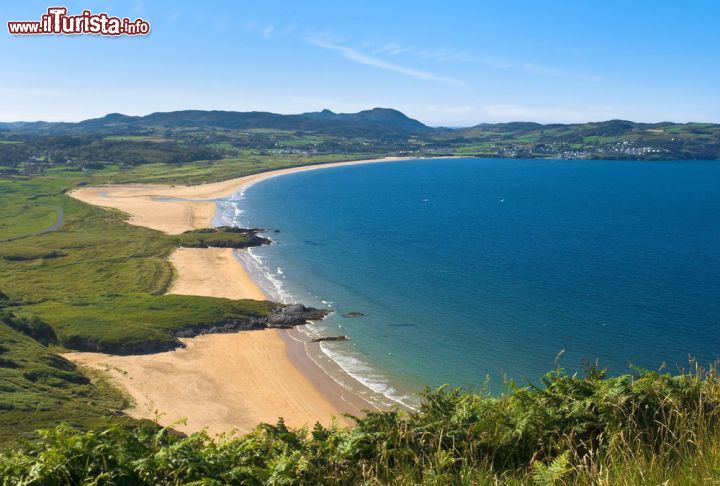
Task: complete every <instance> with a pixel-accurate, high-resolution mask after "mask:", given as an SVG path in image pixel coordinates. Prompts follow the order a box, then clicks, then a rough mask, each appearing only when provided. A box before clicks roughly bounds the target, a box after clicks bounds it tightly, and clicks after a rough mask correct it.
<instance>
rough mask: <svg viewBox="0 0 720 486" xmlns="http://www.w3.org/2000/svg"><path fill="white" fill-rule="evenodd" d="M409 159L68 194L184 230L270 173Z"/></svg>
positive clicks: (136, 220) (202, 223) (143, 221)
mask: <svg viewBox="0 0 720 486" xmlns="http://www.w3.org/2000/svg"><path fill="white" fill-rule="evenodd" d="M415 158H416V157H415ZM410 159H413V158H412V157H386V158H383V159H369V160H357V161H350V162H334V163H329V164H318V165H308V166H303V167H292V168H289V169H279V170H273V171H269V172H262V173H260V174H253V175H249V176H245V177H238V178H236V179H228V180H226V181H221V182H213V183H210V184H199V185H195V186H170V185H105V186H92V187H81V188H79V189H75V190H73V191H71V192H69V193H68V194H69V195H70V196H72V197H74V198H75V199H79V200H80V201H83V202H86V203H88V204H92V205H95V206H102V207H106V208H113V209H117V210H120V211H122V212H124V213H126V214H128V216H129V219H128V223H130V224H134V225H137V226H145V227H147V228H152V229H156V230H158V231H162V232H164V233H168V234H171V235H176V234H180V233H182V232H184V231H188V230H192V229H198V228H207V227H210V226H212V221H213V217H214V215H215V202H214V201H213V200H214V199H220V198H223V197H227V196H230V195H231V194H233V193H234V192H237V191H239V190H240V189H243V188H247V187H249V186H251V185H252V184H255V183H256V182H260V181H263V180H265V179H270V178H271V177H277V176H281V175H285V174H291V173H294V172H305V171H309V170H317V169H326V168H329V167H341V166H345V165H357V164H372V163H378V162H392V161H398V160H410Z"/></svg>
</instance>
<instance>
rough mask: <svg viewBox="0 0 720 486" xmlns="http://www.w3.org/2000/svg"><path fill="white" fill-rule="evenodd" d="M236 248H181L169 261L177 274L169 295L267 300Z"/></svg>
mask: <svg viewBox="0 0 720 486" xmlns="http://www.w3.org/2000/svg"><path fill="white" fill-rule="evenodd" d="M234 252H235V250H233V249H232V248H178V249H177V250H175V251H174V252H173V253H172V255H170V258H169V261H170V263H172V264H173V267H175V271H176V274H177V275H176V276H175V279H174V280H173V283H172V286H171V287H170V290H169V291H168V293H169V294H179V295H202V296H205V297H224V298H226V299H253V300H266V299H267V296H266V295H265V293H264V292H263V291H262V290H261V289H260V287H258V286H257V285H256V284H255V282H253V281H252V279H251V278H250V276H249V275H248V274H247V272H246V271H245V269H244V268H243V266H242V265H241V264H240V261H238V259H237V258H236V257H235V255H234V254H233V253H234Z"/></svg>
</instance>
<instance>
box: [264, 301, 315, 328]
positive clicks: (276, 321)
mask: <svg viewBox="0 0 720 486" xmlns="http://www.w3.org/2000/svg"><path fill="white" fill-rule="evenodd" d="M327 315H328V311H326V310H323V309H314V308H312V307H305V306H304V305H302V304H292V305H286V306H283V307H276V308H275V309H273V310H272V311H271V312H270V315H269V316H268V317H267V326H268V327H290V326H299V325H301V324H305V323H307V321H317V320H320V319H324V318H325V316H327Z"/></svg>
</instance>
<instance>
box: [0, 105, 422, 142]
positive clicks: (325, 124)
mask: <svg viewBox="0 0 720 486" xmlns="http://www.w3.org/2000/svg"><path fill="white" fill-rule="evenodd" d="M145 127H166V128H178V127H197V128H223V129H229V130H242V129H252V128H266V129H277V130H303V131H317V132H323V133H329V134H339V135H345V134H351V135H352V134H368V135H374V136H377V135H382V134H386V133H389V134H399V133H405V134H408V133H425V132H431V131H432V130H433V129H432V128H430V127H428V126H426V125H424V124H422V123H420V122H419V121H417V120H413V119H412V118H409V117H407V116H405V115H404V114H403V113H401V112H399V111H397V110H392V109H388V108H373V109H372V110H364V111H360V112H358V113H333V112H332V111H330V110H323V111H320V112H313V113H303V114H300V115H280V114H277V113H269V112H262V111H250V112H237V111H214V110H213V111H203V110H183V111H171V112H158V113H152V114H150V115H146V116H127V115H122V114H120V113H111V114H109V115H106V116H104V117H102V118H93V119H90V120H84V121H81V122H78V123H48V122H16V123H2V124H0V128H3V129H7V130H17V131H24V132H41V133H84V132H97V131H99V132H119V131H123V130H132V129H133V128H145Z"/></svg>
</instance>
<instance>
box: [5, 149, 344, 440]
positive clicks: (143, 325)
mask: <svg viewBox="0 0 720 486" xmlns="http://www.w3.org/2000/svg"><path fill="white" fill-rule="evenodd" d="M338 158H339V157H335V158H334V160H337V159H338ZM326 160H333V158H332V157H330V156H327V157H323V158H320V159H317V160H316V159H309V158H302V157H298V156H287V157H280V156H276V157H267V158H262V157H252V158H249V159H248V160H242V161H241V160H236V159H229V160H223V161H213V162H198V163H193V164H185V165H163V164H151V165H143V166H139V167H136V168H121V167H119V166H113V165H108V166H107V167H105V168H104V169H102V170H98V171H86V172H78V171H76V170H72V169H71V168H52V169H50V170H48V171H47V172H46V173H44V174H43V175H38V176H33V177H5V178H0V197H1V198H2V208H3V211H2V213H0V231H2V233H1V234H2V236H3V237H5V238H11V237H18V236H20V238H18V239H14V240H12V241H2V242H0V292H3V295H6V297H7V298H6V299H5V300H2V301H0V308H4V310H2V312H3V316H4V320H3V321H0V346H2V348H0V391H1V392H0V439H2V438H3V437H4V436H12V435H13V434H15V433H17V434H19V435H18V437H25V436H28V435H29V434H30V433H31V431H33V430H35V429H36V428H39V427H44V426H48V425H52V424H53V423H57V422H58V421H59V420H61V419H64V420H68V421H70V422H72V423H75V424H78V425H87V424H96V423H99V422H98V421H99V420H105V418H110V419H112V420H115V419H114V417H115V415H116V414H117V410H119V409H121V408H122V407H123V399H122V397H120V396H119V395H118V393H117V392H115V391H112V389H111V388H110V387H109V386H108V385H106V384H104V383H102V382H98V383H96V384H93V383H91V382H90V381H89V380H88V377H87V376H86V375H85V374H84V372H82V371H80V370H78V369H76V368H75V367H74V366H73V365H72V364H70V363H69V362H67V361H65V360H64V359H62V358H60V357H59V356H58V355H57V354H56V353H57V352H59V351H62V350H64V349H70V350H73V349H78V350H102V351H111V352H120V353H125V352H133V351H138V350H150V349H167V348H168V347H173V346H174V345H175V342H176V341H175V337H174V333H175V332H177V331H179V330H187V329H197V330H198V331H193V332H200V330H202V329H203V328H206V327H209V326H213V325H217V324H222V323H223V322H226V321H228V320H236V319H240V320H242V319H247V318H251V317H259V316H264V315H267V313H268V312H269V310H270V309H271V308H272V307H273V304H270V303H266V302H256V301H243V300H240V301H231V300H227V299H215V298H208V297H192V296H178V295H163V294H164V293H165V291H166V290H167V288H168V286H169V285H170V283H171V281H172V278H173V270H172V267H171V265H170V264H169V263H168V262H167V261H166V257H167V256H168V255H169V253H170V252H171V251H172V250H173V249H174V248H177V247H180V246H188V247H206V246H222V247H234V248H237V247H244V246H247V245H252V244H259V243H261V242H258V241H256V239H257V238H258V237H257V236H256V235H255V233H254V232H249V233H248V232H236V231H235V230H231V229H220V230H215V231H210V232H202V231H194V232H188V233H186V234H183V235H175V236H170V235H165V234H163V233H160V232H158V231H154V230H150V229H146V228H142V227H138V226H132V225H129V224H127V223H125V216H124V215H123V214H122V213H120V212H118V211H114V210H105V209H101V208H97V207H93V206H89V205H87V204H84V203H82V202H79V201H77V200H75V199H72V198H70V197H68V196H66V195H65V192H66V191H67V190H68V189H70V188H72V187H76V186H77V185H78V184H81V183H82V184H93V183H100V182H129V181H133V182H145V181H163V182H168V183H186V182H187V183H190V182H193V183H197V182H202V181H205V180H220V179H225V178H229V177H238V176H242V175H245V174H248V173H254V172H258V171H262V170H267V169H271V168H278V167H286V166H293V165H298V164H303V163H315V162H321V161H326ZM58 207H60V208H62V210H63V213H64V224H63V226H62V228H60V229H59V230H58V231H53V232H48V233H44V234H39V235H35V236H25V237H22V235H32V234H34V233H35V232H37V231H39V230H41V229H43V228H46V227H48V226H50V225H52V224H53V223H55V220H56V216H57V211H56V208H58ZM8 323H13V324H14V326H15V327H12V326H11V325H9V324H8ZM39 340H41V341H42V342H40V341H39ZM33 404H34V405H33ZM103 417H105V418H103ZM10 443H11V442H7V443H6V444H10Z"/></svg>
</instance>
